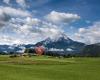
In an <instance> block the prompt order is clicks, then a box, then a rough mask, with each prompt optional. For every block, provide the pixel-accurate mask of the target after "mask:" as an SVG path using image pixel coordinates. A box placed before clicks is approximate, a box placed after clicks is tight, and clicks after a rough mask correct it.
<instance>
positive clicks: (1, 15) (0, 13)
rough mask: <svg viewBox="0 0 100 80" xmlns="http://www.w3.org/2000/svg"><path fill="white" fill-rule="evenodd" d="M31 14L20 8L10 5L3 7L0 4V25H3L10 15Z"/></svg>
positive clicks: (22, 15)
mask: <svg viewBox="0 0 100 80" xmlns="http://www.w3.org/2000/svg"><path fill="white" fill-rule="evenodd" d="M28 16H31V14H30V13H29V12H27V11H23V10H20V9H15V8H12V7H3V6H0V26H4V25H5V24H6V23H8V21H9V20H10V19H11V17H21V18H24V17H28Z"/></svg>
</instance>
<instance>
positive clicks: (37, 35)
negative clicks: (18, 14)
mask: <svg viewBox="0 0 100 80" xmlns="http://www.w3.org/2000/svg"><path fill="white" fill-rule="evenodd" d="M62 32H63V31H62V30H61V29H60V28H59V27H58V26H56V25H53V24H51V23H48V22H45V21H41V20H39V19H37V18H31V17H26V18H24V19H22V18H12V19H11V20H10V21H9V24H8V25H7V26H6V27H3V28H2V30H1V32H0V33H1V34H2V36H3V35H4V36H6V37H1V36H0V39H1V38H2V39H1V40H2V41H3V43H6V44H16V43H17V44H31V43H36V42H38V41H41V40H44V39H45V38H48V37H51V38H56V36H59V34H61V33H62ZM8 33H9V34H8ZM0 44H2V42H0Z"/></svg>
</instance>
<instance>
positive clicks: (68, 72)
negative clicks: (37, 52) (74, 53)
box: [0, 55, 100, 80]
mask: <svg viewBox="0 0 100 80" xmlns="http://www.w3.org/2000/svg"><path fill="white" fill-rule="evenodd" d="M0 80H100V58H55V57H47V56H33V57H30V58H29V57H16V58H9V56H7V55H6V56H4V55H1V56H0Z"/></svg>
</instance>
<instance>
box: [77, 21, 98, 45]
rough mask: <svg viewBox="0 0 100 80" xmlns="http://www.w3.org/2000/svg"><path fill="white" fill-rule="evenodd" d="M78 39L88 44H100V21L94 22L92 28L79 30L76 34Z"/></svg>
mask: <svg viewBox="0 0 100 80" xmlns="http://www.w3.org/2000/svg"><path fill="white" fill-rule="evenodd" d="M75 36H76V39H77V40H79V41H83V42H85V43H87V44H93V43H99V42H100V21H99V22H94V23H93V25H92V26H89V27H88V28H79V30H78V32H77V33H75Z"/></svg>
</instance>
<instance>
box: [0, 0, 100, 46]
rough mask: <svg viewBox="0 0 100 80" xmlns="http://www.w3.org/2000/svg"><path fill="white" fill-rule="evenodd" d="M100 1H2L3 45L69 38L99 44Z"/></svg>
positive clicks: (0, 6) (0, 34)
mask: <svg viewBox="0 0 100 80" xmlns="http://www.w3.org/2000/svg"><path fill="white" fill-rule="evenodd" d="M99 33H100V0H0V39H1V42H0V44H24V43H25V44H34V43H36V42H38V41H41V40H43V39H45V38H47V37H51V38H52V39H54V38H55V37H59V35H60V36H61V35H62V34H66V35H67V36H68V37H70V38H71V39H73V40H76V41H80V42H84V43H87V44H93V43H99V42H100V35H99Z"/></svg>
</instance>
